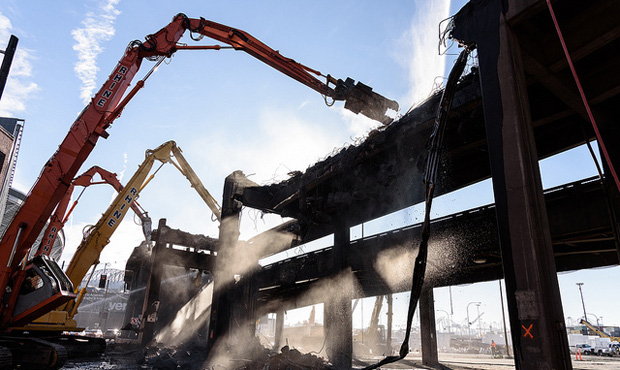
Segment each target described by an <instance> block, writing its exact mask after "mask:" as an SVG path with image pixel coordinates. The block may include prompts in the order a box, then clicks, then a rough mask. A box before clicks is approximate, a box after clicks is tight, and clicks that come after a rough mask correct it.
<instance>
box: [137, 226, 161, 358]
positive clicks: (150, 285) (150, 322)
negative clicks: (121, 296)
mask: <svg viewBox="0 0 620 370" xmlns="http://www.w3.org/2000/svg"><path fill="white" fill-rule="evenodd" d="M165 226H166V219H165V218H162V219H161V220H159V226H158V230H162V229H163V228H164V227H165ZM161 239H162V238H160V233H157V240H156V241H155V246H154V247H153V250H152V252H151V263H150V267H151V271H150V274H149V277H148V281H147V283H146V289H145V292H144V303H143V305H142V322H141V325H140V333H139V334H138V341H139V342H140V343H141V344H142V346H148V345H149V344H150V343H151V342H152V341H153V332H154V330H155V323H156V322H157V311H158V310H159V302H160V301H159V292H160V290H161V279H162V274H163V271H162V270H163V265H164V264H163V263H162V262H161V261H160V259H159V252H160V251H161V249H162V248H165V247H166V242H165V241H162V240H161Z"/></svg>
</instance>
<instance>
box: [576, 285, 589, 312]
mask: <svg viewBox="0 0 620 370" xmlns="http://www.w3.org/2000/svg"><path fill="white" fill-rule="evenodd" d="M582 285H583V283H577V286H578V287H579V294H580V295H581V305H582V306H583V319H584V320H586V321H588V314H587V313H586V304H585V303H584V302H583V291H582V290H581V286H582Z"/></svg>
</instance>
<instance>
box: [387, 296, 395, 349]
mask: <svg viewBox="0 0 620 370" xmlns="http://www.w3.org/2000/svg"><path fill="white" fill-rule="evenodd" d="M386 298H387V309H388V312H387V331H386V334H385V345H386V347H387V348H386V351H387V352H386V355H388V356H389V355H391V354H392V317H393V315H394V312H393V311H392V302H393V301H392V293H390V294H388V295H387V296H386Z"/></svg>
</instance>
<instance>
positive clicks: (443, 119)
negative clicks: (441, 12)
mask: <svg viewBox="0 0 620 370" xmlns="http://www.w3.org/2000/svg"><path fill="white" fill-rule="evenodd" d="M472 48H473V47H470V46H465V48H464V50H463V51H462V52H461V53H460V54H459V57H458V59H457V61H456V63H455V64H454V67H453V68H452V70H451V71H450V76H449V77H448V82H447V83H446V88H445V90H444V92H443V95H442V97H441V101H440V102H439V108H438V110H437V116H436V117H435V125H434V128H433V133H432V134H431V137H430V140H431V143H430V146H429V149H428V157H427V158H426V171H425V173H424V186H425V192H424V193H425V197H424V198H425V204H426V207H425V213H424V224H423V227H422V240H421V241H420V247H419V249H418V256H417V257H416V259H415V263H414V266H413V278H412V282H411V293H410V295H409V309H408V311H407V329H406V331H405V338H404V339H403V343H402V345H401V347H400V351H399V353H398V356H387V357H385V358H384V359H383V360H381V361H379V362H378V363H376V364H374V365H370V366H367V367H365V368H364V369H363V370H372V369H376V368H378V367H380V366H383V365H385V364H389V363H392V362H396V361H398V360H401V359H403V358H405V356H407V354H408V353H409V336H410V335H411V325H412V322H413V315H414V314H415V308H416V306H417V304H418V300H419V299H420V295H421V294H422V286H423V285H424V275H425V273H426V259H427V256H428V239H429V237H430V225H431V205H432V203H433V193H434V190H435V181H436V177H437V168H438V167H439V159H440V157H441V149H442V146H443V133H444V131H445V128H446V123H447V121H448V115H449V113H450V108H451V107H452V100H453V98H454V94H455V92H456V86H457V82H458V81H459V78H460V77H461V74H462V73H463V70H464V69H465V66H466V64H467V57H468V56H469V53H470V52H471V49H472Z"/></svg>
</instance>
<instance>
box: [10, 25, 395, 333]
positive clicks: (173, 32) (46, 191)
mask: <svg viewBox="0 0 620 370" xmlns="http://www.w3.org/2000/svg"><path fill="white" fill-rule="evenodd" d="M188 29H189V30H190V32H192V33H196V34H199V35H201V36H207V37H211V38H214V39H216V40H218V41H220V42H223V43H225V44H228V45H230V46H232V47H233V48H235V49H236V50H243V51H245V52H247V53H248V54H250V55H252V56H254V57H256V58H258V59H260V60H261V61H263V62H265V63H267V64H268V65H270V66H272V67H274V68H276V69H277V70H279V71H281V72H283V73H285V74H286V75H288V76H290V77H292V78H294V79H295V80H297V81H300V82H301V83H303V84H305V85H307V86H309V87H311V88H313V89H314V90H316V91H318V92H319V93H321V94H323V95H325V96H327V97H330V98H332V99H334V100H346V101H347V104H345V108H348V109H352V110H353V111H355V112H361V113H363V114H366V115H368V116H370V117H371V118H373V119H378V120H380V121H382V122H383V123H388V122H389V121H391V119H389V118H387V117H386V116H385V115H384V114H377V112H379V113H380V112H381V111H385V110H387V109H388V108H390V109H394V110H397V109H398V104H397V103H396V102H395V101H391V100H388V99H386V98H384V97H382V96H381V95H378V94H376V93H374V92H372V89H370V88H369V87H367V86H365V85H362V84H358V85H354V84H353V80H351V79H347V80H346V81H344V82H341V80H337V79H335V78H333V77H331V76H329V75H328V76H326V83H322V82H321V81H320V80H319V79H318V78H317V77H316V76H319V75H320V73H319V72H317V71H315V70H312V69H310V68H308V67H305V66H303V65H301V64H299V63H297V62H295V61H294V60H292V59H289V58H285V57H283V56H281V55H280V54H279V53H278V52H277V51H275V50H273V49H271V48H269V47H268V46H266V45H264V44H263V43H261V42H260V41H258V40H257V39H255V38H254V37H252V36H250V35H249V34H247V33H245V32H243V31H240V30H237V29H234V28H232V27H228V26H223V25H220V24H217V23H215V22H209V21H206V20H204V19H202V18H200V19H191V18H188V17H187V16H185V15H183V14H179V15H177V16H175V17H174V19H173V20H172V22H171V23H170V24H168V25H167V26H166V27H164V28H162V29H161V30H159V31H157V32H156V33H154V34H152V35H149V36H147V38H146V40H145V41H144V42H140V41H134V42H132V43H130V44H129V46H128V47H127V49H126V51H125V54H124V55H123V57H122V58H121V60H120V61H119V62H118V64H117V65H116V67H115V68H114V70H113V71H112V73H111V74H110V76H109V77H108V78H107V80H106V81H105V82H104V84H103V86H102V87H101V88H100V89H99V91H98V92H97V93H96V94H95V96H94V97H93V99H92V100H91V102H90V103H89V104H88V105H87V106H86V107H85V108H84V110H83V111H82V112H81V113H80V115H79V116H78V118H77V119H76V121H75V122H74V123H73V125H72V126H71V128H70V130H69V133H68V134H67V136H66V137H65V139H64V140H63V141H62V143H61V144H60V146H59V147H58V150H57V151H56V152H55V153H54V154H53V155H52V157H51V158H50V159H49V160H48V162H47V163H46V164H45V166H44V167H43V170H42V171H41V173H40V175H39V178H38V179H37V181H36V182H35V184H34V185H33V187H32V188H31V189H30V191H29V193H28V196H27V198H26V200H25V202H24V204H23V206H22V207H21V209H20V210H19V212H18V213H17V214H16V216H15V218H14V219H13V221H12V222H11V224H10V225H9V226H8V228H7V230H6V232H5V234H4V236H3V237H2V240H1V241H0V291H3V292H4V291H7V289H6V288H7V287H9V288H10V289H9V291H10V293H9V297H8V299H7V301H8V302H9V303H8V305H5V306H3V307H2V309H0V319H1V326H6V325H7V324H9V323H10V322H11V321H12V320H13V316H14V315H13V308H14V304H15V301H16V300H17V294H18V291H19V290H20V289H19V288H20V286H21V282H20V281H21V280H20V279H16V276H14V275H15V274H18V272H19V271H20V270H21V269H20V265H21V266H23V264H24V262H25V261H24V257H25V256H27V254H28V251H29V250H30V248H31V247H32V246H33V244H34V243H35V241H36V239H37V237H38V236H39V234H40V233H41V231H42V230H43V228H44V227H45V224H46V222H47V221H48V219H49V218H50V216H51V215H52V213H53V211H54V209H55V208H56V207H57V205H58V203H59V202H60V201H61V199H62V198H63V196H64V195H65V194H66V193H67V190H68V189H69V186H70V184H71V182H72V180H73V178H74V177H75V175H76V174H77V172H78V170H79V169H80V167H81V166H82V164H83V163H84V161H85V160H86V158H87V157H88V156H89V155H90V153H91V152H92V150H93V148H94V147H95V145H96V144H97V141H98V140H99V138H100V137H104V138H107V137H108V136H109V134H108V133H107V131H106V129H108V128H109V127H110V125H111V124H112V122H113V121H114V120H115V119H116V118H118V117H119V115H120V114H121V112H122V110H123V109H124V107H125V106H126V105H127V103H128V102H129V101H130V100H131V99H132V98H133V96H135V94H136V93H137V92H138V91H139V90H140V89H141V88H142V87H143V86H144V83H145V80H146V79H147V78H148V77H149V76H150V75H151V72H149V73H147V74H146V75H145V77H144V78H143V79H142V80H140V81H138V82H137V83H136V84H135V86H134V87H133V88H132V89H131V91H129V92H127V89H128V87H129V86H130V84H131V82H132V81H133V78H134V77H135V75H136V73H137V72H138V70H139V69H140V66H141V64H142V61H143V59H144V58H147V59H148V60H157V64H156V66H157V65H159V63H161V62H162V61H163V60H164V59H165V58H167V57H170V56H171V55H172V54H174V53H175V52H176V51H177V50H182V49H215V50H218V49H221V48H222V47H221V46H219V45H215V46H193V47H191V46H185V45H180V44H179V43H178V41H179V39H180V38H181V37H182V35H183V34H184V33H185V31H186V30H188ZM330 83H331V84H334V85H335V86H334V88H331V87H328V84H330ZM52 263H53V261H52ZM63 299H64V298H63ZM59 304H60V303H59Z"/></svg>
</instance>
